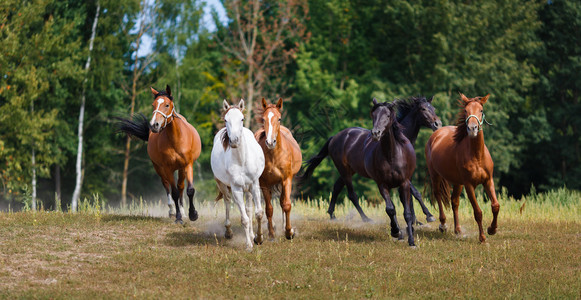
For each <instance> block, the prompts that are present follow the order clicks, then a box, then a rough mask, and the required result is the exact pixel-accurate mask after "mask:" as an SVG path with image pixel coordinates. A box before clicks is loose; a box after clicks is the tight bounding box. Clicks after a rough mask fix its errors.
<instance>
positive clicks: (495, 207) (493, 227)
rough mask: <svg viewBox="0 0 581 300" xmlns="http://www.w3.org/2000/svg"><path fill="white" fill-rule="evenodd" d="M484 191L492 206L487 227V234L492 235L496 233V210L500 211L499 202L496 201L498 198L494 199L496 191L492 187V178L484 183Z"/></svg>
mask: <svg viewBox="0 0 581 300" xmlns="http://www.w3.org/2000/svg"><path fill="white" fill-rule="evenodd" d="M484 191H485V192H486V195H488V199H490V206H491V207H492V223H491V224H490V227H488V234H490V235H493V234H495V233H496V227H497V224H496V221H497V219H496V218H497V217H498V211H500V203H498V199H496V191H495V189H494V181H493V180H492V178H490V180H489V181H488V182H487V183H486V184H485V185H484Z"/></svg>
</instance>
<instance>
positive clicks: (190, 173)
mask: <svg viewBox="0 0 581 300" xmlns="http://www.w3.org/2000/svg"><path fill="white" fill-rule="evenodd" d="M186 180H187V181H188V189H187V190H186V194H187V195H188V199H189V201H190V208H189V210H188V216H189V217H190V220H191V221H195V220H197V219H198V212H197V211H196V207H195V206H194V195H195V194H196V189H195V188H194V168H193V165H191V164H190V165H188V166H187V167H186Z"/></svg>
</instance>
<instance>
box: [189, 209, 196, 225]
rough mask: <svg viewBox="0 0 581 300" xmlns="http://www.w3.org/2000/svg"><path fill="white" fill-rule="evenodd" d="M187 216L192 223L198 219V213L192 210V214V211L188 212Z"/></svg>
mask: <svg viewBox="0 0 581 300" xmlns="http://www.w3.org/2000/svg"><path fill="white" fill-rule="evenodd" d="M188 216H189V217H190V221H192V222H193V221H195V220H197V219H198V212H197V211H195V210H194V211H193V213H192V211H191V210H190V213H189V215H188Z"/></svg>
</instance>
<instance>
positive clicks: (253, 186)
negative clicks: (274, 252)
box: [210, 99, 264, 250]
mask: <svg viewBox="0 0 581 300" xmlns="http://www.w3.org/2000/svg"><path fill="white" fill-rule="evenodd" d="M243 111H244V100H243V99H241V100H240V102H239V103H238V105H229V104H228V102H226V100H224V102H223V112H222V116H223V119H224V122H225V125H226V126H225V127H224V128H222V129H220V131H218V133H217V134H216V136H214V145H213V147H212V156H211V161H210V162H211V166H212V172H213V173H214V178H215V180H216V183H217V184H218V190H219V195H218V197H217V198H216V200H219V199H220V198H222V197H223V198H224V202H225V207H226V222H225V227H226V233H225V237H226V238H232V230H231V229H230V226H231V224H230V201H231V199H233V200H234V203H236V205H237V206H238V209H239V210H240V216H241V222H242V226H243V227H244V232H245V234H246V249H247V250H252V240H254V242H255V243H256V244H262V241H263V240H262V239H263V237H262V206H261V204H260V203H261V201H262V199H261V197H260V184H259V181H258V179H259V177H260V175H261V174H262V171H263V170H264V154H263V153H262V149H261V148H260V145H258V142H257V141H256V139H255V138H254V133H252V131H250V129H248V128H245V127H244V114H243ZM245 193H246V209H245V206H244V194H245ZM251 201H254V206H255V208H256V212H255V216H256V221H257V223H258V232H257V235H256V236H255V235H254V232H253V227H252V217H250V218H249V217H248V216H249V215H250V213H251V211H252V202H251Z"/></svg>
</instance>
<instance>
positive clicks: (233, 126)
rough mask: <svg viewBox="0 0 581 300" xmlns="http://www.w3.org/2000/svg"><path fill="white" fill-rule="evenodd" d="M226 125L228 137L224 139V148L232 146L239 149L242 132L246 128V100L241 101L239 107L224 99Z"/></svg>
mask: <svg viewBox="0 0 581 300" xmlns="http://www.w3.org/2000/svg"><path fill="white" fill-rule="evenodd" d="M222 104H223V109H224V112H223V113H224V123H226V136H224V137H222V142H223V143H224V146H225V147H224V148H226V146H227V145H230V147H232V148H236V147H238V145H240V141H241V140H242V134H243V133H242V130H243V128H244V114H243V113H242V112H243V111H244V99H240V102H239V103H238V105H229V104H228V102H227V101H226V99H224V102H223V103H222Z"/></svg>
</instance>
